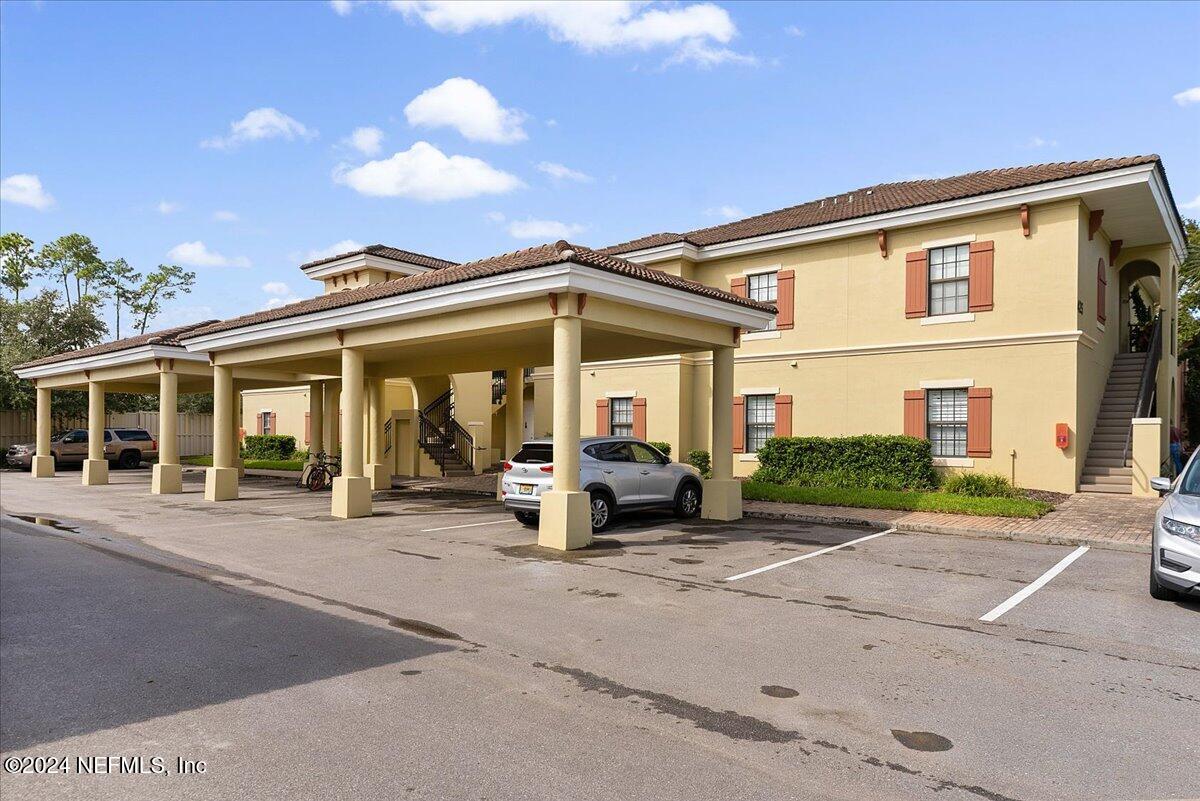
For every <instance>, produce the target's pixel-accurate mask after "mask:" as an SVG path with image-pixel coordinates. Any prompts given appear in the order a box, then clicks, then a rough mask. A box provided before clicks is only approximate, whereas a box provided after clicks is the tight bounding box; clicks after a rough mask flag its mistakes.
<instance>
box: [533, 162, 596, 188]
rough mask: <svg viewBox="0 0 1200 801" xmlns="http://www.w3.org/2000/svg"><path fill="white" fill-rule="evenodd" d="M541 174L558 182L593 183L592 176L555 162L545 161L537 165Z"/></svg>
mask: <svg viewBox="0 0 1200 801" xmlns="http://www.w3.org/2000/svg"><path fill="white" fill-rule="evenodd" d="M537 169H538V171H539V172H544V173H546V175H549V176H550V177H551V178H554V179H555V180H558V181H578V182H580V183H585V184H586V183H591V182H592V176H590V175H588V174H587V173H585V172H580V171H579V170H572V169H571V168H570V167H568V166H566V165H565V164H558V163H556V162H553V161H543V162H541V163H540V164H538V165H537Z"/></svg>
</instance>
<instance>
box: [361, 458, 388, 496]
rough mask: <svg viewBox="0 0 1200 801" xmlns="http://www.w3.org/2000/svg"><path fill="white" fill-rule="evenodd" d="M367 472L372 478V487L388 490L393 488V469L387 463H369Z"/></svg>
mask: <svg viewBox="0 0 1200 801" xmlns="http://www.w3.org/2000/svg"><path fill="white" fill-rule="evenodd" d="M366 468H367V469H366V473H367V475H368V476H369V477H370V479H371V489H373V490H386V489H391V488H392V471H391V470H390V469H388V466H387V465H386V464H369V465H367V466H366Z"/></svg>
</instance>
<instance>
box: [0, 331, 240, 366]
mask: <svg viewBox="0 0 1200 801" xmlns="http://www.w3.org/2000/svg"><path fill="white" fill-rule="evenodd" d="M216 322H220V321H219V320H204V321H203V322H199V323H189V324H188V325H180V326H176V327H175V328H164V329H163V330H161V331H151V332H150V333H148V334H139V335H138V336H136V337H125V338H124V339H114V340H113V341H112V342H102V343H100V344H99V345H92V346H91V347H90V348H80V349H79V350H69V351H67V352H65V353H56V354H54V355H53V356H46V357H43V358H41V359H34V360H33V361H31V362H25V363H24V364H18V365H17V367H16V369H18V370H20V369H23V368H26V367H38V366H40V365H43V364H53V363H54V362H65V361H67V360H69V359H82V358H86V357H88V356H100V355H102V354H105V353H117V352H118V351H122V350H131V349H132V348H140V347H142V346H143V345H174V346H176V347H179V346H180V342H179V338H180V336H182V335H183V334H185V333H187V332H188V331H193V330H195V329H197V328H203V327H204V326H206V325H212V324H213V323H216Z"/></svg>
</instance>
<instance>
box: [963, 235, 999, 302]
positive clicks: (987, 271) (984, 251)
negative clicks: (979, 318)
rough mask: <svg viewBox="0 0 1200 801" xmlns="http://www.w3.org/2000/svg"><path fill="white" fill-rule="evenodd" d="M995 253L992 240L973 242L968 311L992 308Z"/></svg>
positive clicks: (968, 282)
mask: <svg viewBox="0 0 1200 801" xmlns="http://www.w3.org/2000/svg"><path fill="white" fill-rule="evenodd" d="M994 261H995V260H994V253H993V248H992V243H991V242H972V243H971V268H970V273H968V278H967V311H973V312H979V311H991V310H992V284H993V283H994V281H993V276H992V273H993V269H992V266H993V264H994Z"/></svg>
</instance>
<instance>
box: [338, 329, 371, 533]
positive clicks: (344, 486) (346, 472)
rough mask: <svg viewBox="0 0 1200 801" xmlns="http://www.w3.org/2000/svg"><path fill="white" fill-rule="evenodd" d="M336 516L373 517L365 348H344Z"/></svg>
mask: <svg viewBox="0 0 1200 801" xmlns="http://www.w3.org/2000/svg"><path fill="white" fill-rule="evenodd" d="M331 514H333V516H334V517H341V518H351V517H370V515H371V479H369V478H367V477H366V476H364V475H363V352H362V351H361V350H355V349H354V348H342V474H341V475H340V476H338V477H337V478H335V479H334V480H333V509H332V511H331Z"/></svg>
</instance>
